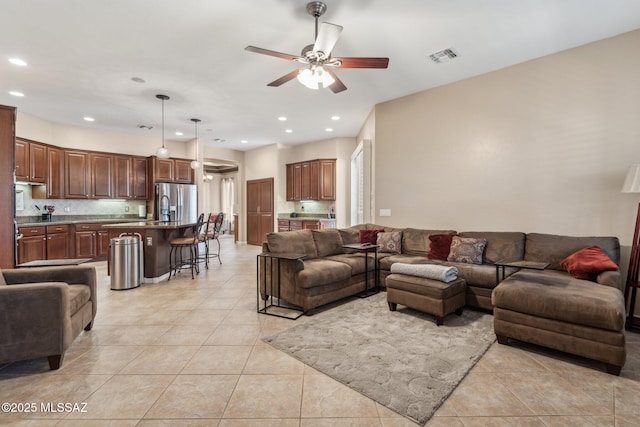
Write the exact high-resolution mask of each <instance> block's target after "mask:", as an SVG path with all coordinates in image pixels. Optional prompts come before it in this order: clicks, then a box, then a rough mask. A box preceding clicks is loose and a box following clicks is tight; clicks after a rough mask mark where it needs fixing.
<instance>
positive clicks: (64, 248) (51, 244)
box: [46, 225, 71, 259]
mask: <svg viewBox="0 0 640 427" xmlns="http://www.w3.org/2000/svg"><path fill="white" fill-rule="evenodd" d="M69 228H70V227H69V225H47V227H46V232H47V240H46V244H47V259H67V258H71V256H70V251H69V247H70V245H69V243H70V240H69Z"/></svg>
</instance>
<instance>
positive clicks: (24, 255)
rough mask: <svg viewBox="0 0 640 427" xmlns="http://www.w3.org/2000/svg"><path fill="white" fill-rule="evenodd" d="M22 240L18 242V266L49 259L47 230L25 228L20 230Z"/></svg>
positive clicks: (38, 227) (42, 228) (34, 227)
mask: <svg viewBox="0 0 640 427" xmlns="http://www.w3.org/2000/svg"><path fill="white" fill-rule="evenodd" d="M18 230H19V232H20V234H22V236H23V237H22V239H20V240H18V264H23V263H25V262H30V261H38V260H42V259H47V243H46V238H47V237H46V234H45V228H44V227H42V226H25V227H19V228H18Z"/></svg>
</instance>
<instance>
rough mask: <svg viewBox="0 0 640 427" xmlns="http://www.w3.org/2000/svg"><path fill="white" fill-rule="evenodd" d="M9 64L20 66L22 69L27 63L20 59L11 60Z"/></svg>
mask: <svg viewBox="0 0 640 427" xmlns="http://www.w3.org/2000/svg"><path fill="white" fill-rule="evenodd" d="M9 62H11V63H12V64H13V65H19V66H20V67H26V66H27V63H26V61H24V60H22V59H20V58H9Z"/></svg>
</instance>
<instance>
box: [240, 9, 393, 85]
mask: <svg viewBox="0 0 640 427" xmlns="http://www.w3.org/2000/svg"><path fill="white" fill-rule="evenodd" d="M326 10H327V5H325V4H324V3H322V2H320V1H312V2H310V3H308V4H307V12H308V13H309V14H310V15H311V16H313V17H314V18H315V20H316V31H315V43H314V44H312V45H311V44H310V45H308V46H305V47H304V48H303V49H302V53H301V54H300V56H296V55H290V54H288V53H281V52H276V51H273V50H268V49H262V48H260V47H255V46H247V47H245V50H247V51H249V52H255V53H261V54H263V55H269V56H275V57H276V58H282V59H288V60H291V61H296V62H299V63H302V64H305V65H306V66H305V67H304V68H300V69H296V70H293V71H291V72H290V73H288V74H285V75H284V76H282V77H280V78H279V79H276V80H274V81H272V82H271V83H269V84H268V85H267V86H273V87H277V86H280V85H282V84H284V83H286V82H288V81H289V80H293V79H294V78H297V79H298V81H300V83H302V84H304V85H305V86H307V87H308V88H310V89H320V88H325V87H328V88H329V89H331V90H332V91H333V93H339V92H342V91H343V90H346V89H347V87H346V86H345V85H344V83H342V81H341V80H340V79H339V78H338V76H337V75H336V74H335V72H334V71H333V68H387V67H388V65H389V58H364V57H358V58H353V57H351V58H347V57H344V58H332V57H331V50H332V49H333V47H334V46H335V44H336V42H337V41H338V37H340V33H341V32H342V27H341V26H340V25H335V24H330V23H328V22H323V23H322V24H321V25H320V30H319V31H318V18H319V17H320V16H322V15H323V14H324V13H325V12H326Z"/></svg>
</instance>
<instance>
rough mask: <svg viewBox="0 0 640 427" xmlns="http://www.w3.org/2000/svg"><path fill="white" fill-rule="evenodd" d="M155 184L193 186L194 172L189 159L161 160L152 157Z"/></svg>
mask: <svg viewBox="0 0 640 427" xmlns="http://www.w3.org/2000/svg"><path fill="white" fill-rule="evenodd" d="M151 162H152V167H151V169H152V172H153V180H152V181H153V182H152V184H153V183H155V182H176V183H180V184H193V170H192V169H191V160H187V159H159V158H157V157H156V156H152V157H151Z"/></svg>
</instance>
